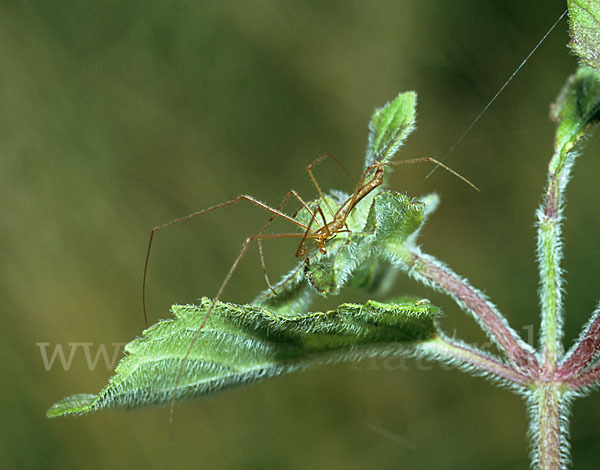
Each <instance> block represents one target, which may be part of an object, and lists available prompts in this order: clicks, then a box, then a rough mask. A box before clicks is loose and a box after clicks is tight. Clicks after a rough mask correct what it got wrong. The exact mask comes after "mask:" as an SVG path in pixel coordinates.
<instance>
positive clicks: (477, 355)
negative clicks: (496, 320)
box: [417, 334, 530, 387]
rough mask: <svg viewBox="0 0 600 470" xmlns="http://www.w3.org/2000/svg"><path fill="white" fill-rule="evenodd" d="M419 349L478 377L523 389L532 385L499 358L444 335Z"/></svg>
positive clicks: (524, 376)
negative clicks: (485, 376)
mask: <svg viewBox="0 0 600 470" xmlns="http://www.w3.org/2000/svg"><path fill="white" fill-rule="evenodd" d="M417 348H418V350H419V351H422V352H423V353H425V354H426V355H427V356H430V357H431V358H432V359H436V360H441V361H444V362H447V363H449V364H451V365H456V366H458V367H459V368H461V369H463V370H466V371H467V372H473V373H474V374H476V375H477V374H485V375H489V376H490V377H491V378H492V379H497V380H500V381H502V382H504V383H507V382H508V383H510V384H513V385H520V386H523V387H525V386H527V385H528V384H529V383H530V378H529V377H527V376H526V375H524V374H522V373H521V372H519V371H517V370H515V369H513V368H512V367H510V366H508V365H506V364H505V363H504V362H502V361H501V360H500V359H498V358H497V357H494V356H492V355H491V354H487V353H486V352H484V351H481V350H480V349H477V348H475V347H473V346H470V345H468V344H465V343H464V342H462V341H459V340H456V339H454V338H449V337H448V336H445V335H443V334H440V335H439V336H438V337H436V338H435V339H432V340H430V341H425V342H423V343H420V344H419V345H418V347H417Z"/></svg>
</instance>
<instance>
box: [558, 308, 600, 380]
mask: <svg viewBox="0 0 600 470" xmlns="http://www.w3.org/2000/svg"><path fill="white" fill-rule="evenodd" d="M598 350H600V307H597V308H596V310H595V311H594V313H593V315H592V317H591V318H590V320H589V322H588V324H587V325H586V327H585V328H584V330H583V332H582V333H581V335H580V336H579V340H578V341H577V342H576V343H575V345H574V346H573V348H571V350H570V351H569V352H568V353H567V355H566V358H565V360H564V361H563V363H562V364H561V366H560V368H559V370H558V371H557V374H558V376H559V377H561V378H564V379H566V380H567V381H568V380H569V379H570V378H575V377H577V376H579V375H580V374H581V372H582V371H583V370H584V369H585V368H586V367H587V366H588V365H589V364H590V363H591V362H592V361H593V360H594V359H595V358H596V355H597V353H598Z"/></svg>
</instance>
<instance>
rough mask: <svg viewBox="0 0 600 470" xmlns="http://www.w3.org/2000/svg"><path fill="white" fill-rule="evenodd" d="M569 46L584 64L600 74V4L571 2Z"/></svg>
mask: <svg viewBox="0 0 600 470" xmlns="http://www.w3.org/2000/svg"><path fill="white" fill-rule="evenodd" d="M568 5H569V23H570V27H571V41H570V42H569V46H570V47H571V49H572V50H573V52H575V54H577V55H578V56H579V59H580V61H581V62H582V63H584V64H587V65H589V66H590V67H593V68H594V69H596V70H597V71H598V72H600V2H598V1H597V0H569V1H568Z"/></svg>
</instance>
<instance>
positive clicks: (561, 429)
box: [529, 382, 569, 470]
mask: <svg viewBox="0 0 600 470" xmlns="http://www.w3.org/2000/svg"><path fill="white" fill-rule="evenodd" d="M561 387H562V386H561V385H560V384H557V383H553V382H546V383H539V384H536V387H535V389H534V390H533V391H532V394H531V396H530V398H529V412H530V420H531V421H530V433H531V437H532V443H533V449H532V454H533V455H532V461H533V464H534V468H537V469H539V470H563V469H566V468H567V463H568V461H569V446H568V442H567V434H568V397H567V395H566V394H565V392H564V391H562V390H561Z"/></svg>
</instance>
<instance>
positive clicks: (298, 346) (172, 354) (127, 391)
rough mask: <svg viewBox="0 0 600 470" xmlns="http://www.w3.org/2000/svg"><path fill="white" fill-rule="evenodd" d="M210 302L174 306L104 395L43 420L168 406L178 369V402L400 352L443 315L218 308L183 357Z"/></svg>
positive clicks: (419, 305)
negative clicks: (295, 312) (315, 367)
mask: <svg viewBox="0 0 600 470" xmlns="http://www.w3.org/2000/svg"><path fill="white" fill-rule="evenodd" d="M211 302H212V301H211V300H210V299H206V298H204V299H202V303H201V305H200V306H194V305H186V306H182V305H175V306H173V307H172V311H173V313H174V314H175V317H176V318H175V319H173V320H164V321H161V322H159V323H158V324H156V325H154V326H152V327H150V328H148V329H147V330H146V331H145V332H144V336H143V337H142V338H138V339H136V340H134V341H132V342H131V343H129V344H128V345H127V346H126V347H125V352H126V354H127V355H126V356H125V357H124V358H123V359H122V360H121V362H120V363H119V365H118V366H117V368H116V370H115V375H114V376H113V377H112V378H111V379H110V381H109V383H108V385H107V386H106V387H105V388H104V390H102V391H101V392H100V393H99V394H98V395H97V396H94V395H72V396H70V397H67V398H65V399H64V400H62V401H60V402H58V403H56V404H55V405H53V406H52V407H51V408H50V409H49V410H48V413H47V415H48V416H49V417H56V416H64V415H70V414H76V415H77V414H83V413H87V412H90V411H97V410H100V409H103V408H111V407H124V408H136V407H140V406H145V405H154V404H168V403H169V402H170V400H171V398H172V395H173V391H174V388H175V385H176V383H177V377H178V375H179V373H180V371H181V372H182V373H181V377H180V381H179V384H178V385H177V396H176V399H177V400H178V401H179V400H183V399H189V398H194V397H198V396H201V395H205V394H208V393H213V392H218V391H221V390H224V389H227V388H229V387H234V386H238V385H242V384H245V383H248V382H253V381H257V380H260V379H263V378H266V377H270V376H275V375H279V374H283V373H287V372H291V371H294V370H297V369H301V368H306V367H309V366H312V365H316V364H323V363H330V362H335V361H341V360H356V359H359V358H361V357H366V356H369V355H374V354H386V353H387V354H389V353H400V352H402V351H407V350H408V349H409V348H410V346H411V345H415V344H417V343H418V342H420V341H424V340H429V339H433V338H435V337H436V336H437V332H436V319H437V318H438V317H439V316H440V311H439V309H438V308H437V307H434V306H432V305H431V304H430V303H428V302H415V301H414V300H411V299H403V300H400V301H398V302H395V303H388V304H384V303H379V302H373V301H369V302H367V303H366V304H364V305H360V304H342V305H340V306H339V307H338V309H337V310H333V311H328V312H315V313H305V314H298V315H294V316H292V315H279V314H277V313H275V312H273V311H270V310H267V309H264V308H261V307H256V306H251V305H235V304H230V303H223V302H217V304H216V306H215V308H214V310H213V312H212V314H211V316H210V318H209V319H208V322H207V324H206V327H205V328H204V329H203V330H202V331H201V332H200V335H199V337H198V340H197V341H196V342H195V343H194V346H193V348H192V349H191V351H190V354H189V356H187V357H186V353H187V352H188V349H189V347H190V344H191V342H192V339H193V337H194V335H195V334H196V331H197V329H198V327H199V326H200V324H201V322H202V320H203V318H204V315H205V313H206V311H207V309H208V308H209V306H210V304H211ZM182 364H183V369H181V366H182Z"/></svg>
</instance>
